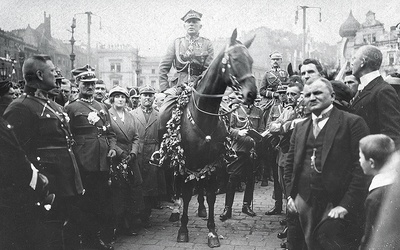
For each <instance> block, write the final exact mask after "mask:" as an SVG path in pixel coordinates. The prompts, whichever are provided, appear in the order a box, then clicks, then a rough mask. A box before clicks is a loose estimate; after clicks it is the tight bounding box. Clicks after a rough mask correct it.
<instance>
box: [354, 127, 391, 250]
mask: <svg viewBox="0 0 400 250" xmlns="http://www.w3.org/2000/svg"><path fill="white" fill-rule="evenodd" d="M359 146H360V165H361V167H362V169H363V171H364V173H365V174H366V175H371V176H373V179H372V181H371V185H370V186H369V194H368V196H367V199H366V200H365V212H366V221H365V230H364V236H363V238H362V240H361V246H360V249H366V248H367V246H368V245H367V244H368V241H369V240H370V239H371V238H372V236H373V234H374V228H375V226H376V219H377V217H378V215H379V212H380V208H381V204H382V201H383V200H384V198H385V197H386V194H387V192H388V191H389V188H390V186H391V184H393V182H394V179H395V177H396V175H395V174H394V173H393V172H392V171H391V170H390V167H389V166H385V165H387V163H388V160H389V159H390V156H391V155H392V153H393V152H394V151H395V145H394V142H393V140H392V139H390V137H388V136H387V135H383V134H375V135H368V136H366V137H364V138H362V139H361V140H360V144H359ZM384 166H385V167H384Z"/></svg>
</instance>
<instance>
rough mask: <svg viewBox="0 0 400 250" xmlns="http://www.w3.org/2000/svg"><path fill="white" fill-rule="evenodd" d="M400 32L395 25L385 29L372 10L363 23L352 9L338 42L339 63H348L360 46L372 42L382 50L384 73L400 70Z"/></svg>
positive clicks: (343, 25) (382, 69)
mask: <svg viewBox="0 0 400 250" xmlns="http://www.w3.org/2000/svg"><path fill="white" fill-rule="evenodd" d="M399 32H400V31H399V30H398V29H396V27H395V26H391V27H390V30H388V31H387V30H385V27H384V24H383V23H381V22H379V21H378V20H376V18H375V13H374V12H372V11H368V13H367V14H366V17H365V21H364V22H363V23H359V22H358V21H357V20H356V19H355V17H354V16H353V13H352V11H350V14H349V16H348V18H347V20H346V21H345V22H344V23H343V24H342V25H341V26H340V30H339V34H340V36H341V37H342V40H341V41H340V42H339V43H338V51H337V54H338V60H339V61H338V63H339V64H340V65H346V63H347V62H351V58H352V57H353V56H354V54H355V52H356V51H357V49H358V48H360V47H361V46H363V45H367V44H371V45H374V46H376V47H378V48H379V49H380V50H381V51H382V54H383V60H382V66H381V73H382V75H384V76H386V75H388V74H392V73H396V72H400V51H399V41H398V38H399V37H400V33H399ZM347 67H348V68H349V69H350V64H347Z"/></svg>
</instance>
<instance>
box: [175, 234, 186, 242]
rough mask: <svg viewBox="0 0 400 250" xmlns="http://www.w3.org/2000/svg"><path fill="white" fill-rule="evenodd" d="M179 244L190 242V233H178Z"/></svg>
mask: <svg viewBox="0 0 400 250" xmlns="http://www.w3.org/2000/svg"><path fill="white" fill-rule="evenodd" d="M176 241H177V242H189V233H188V232H178V237H177V239H176Z"/></svg>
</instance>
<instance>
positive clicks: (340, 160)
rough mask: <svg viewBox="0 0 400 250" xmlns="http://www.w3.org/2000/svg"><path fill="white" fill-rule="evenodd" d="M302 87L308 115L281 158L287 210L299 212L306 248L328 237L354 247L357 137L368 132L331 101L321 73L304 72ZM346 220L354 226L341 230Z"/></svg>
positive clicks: (363, 184) (360, 195)
mask: <svg viewBox="0 0 400 250" xmlns="http://www.w3.org/2000/svg"><path fill="white" fill-rule="evenodd" d="M303 92H304V98H305V99H304V101H305V102H306V103H307V105H308V107H309V109H310V111H311V112H312V115H311V117H310V118H307V119H306V120H305V121H302V122H300V123H298V124H297V125H296V127H295V129H294V132H293V134H292V137H291V139H290V149H289V152H288V155H287V160H286V164H285V184H286V188H287V190H286V193H287V197H288V204H287V206H288V210H289V212H290V213H298V214H299V219H300V224H301V227H302V231H303V233H304V238H305V244H306V245H307V247H308V249H326V248H329V246H332V245H330V244H334V243H335V244H339V245H343V247H344V245H346V247H348V246H351V245H354V247H355V246H356V245H357V244H358V242H359V238H358V237H359V234H361V233H362V230H361V227H357V226H358V225H357V223H356V222H357V215H359V214H361V212H362V209H363V202H364V199H365V196H366V193H367V192H366V191H367V179H366V176H365V175H364V174H363V171H362V169H361V167H360V165H359V162H358V141H359V140H360V139H361V138H362V137H364V136H365V135H367V134H368V127H367V124H366V123H365V121H364V120H363V119H362V118H361V117H359V116H356V115H353V114H350V113H347V112H344V111H341V110H339V109H337V108H335V107H333V105H332V103H333V101H334V99H335V93H334V92H333V89H332V85H331V83H330V82H329V81H328V80H326V79H325V78H318V77H317V78H310V79H309V80H308V81H307V82H306V85H305V86H304V90H303ZM350 226H351V229H353V227H354V230H352V231H351V232H348V231H345V230H344V228H346V229H350ZM344 232H346V233H344ZM295 247H296V246H295ZM297 247H299V248H301V246H298V245H297ZM346 249H347V248H346Z"/></svg>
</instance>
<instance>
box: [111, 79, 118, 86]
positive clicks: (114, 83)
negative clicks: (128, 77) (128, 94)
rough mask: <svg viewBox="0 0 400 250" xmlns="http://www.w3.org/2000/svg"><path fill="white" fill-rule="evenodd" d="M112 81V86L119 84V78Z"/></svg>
mask: <svg viewBox="0 0 400 250" xmlns="http://www.w3.org/2000/svg"><path fill="white" fill-rule="evenodd" d="M112 83H113V87H115V86H119V80H117V79H114V80H112Z"/></svg>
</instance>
